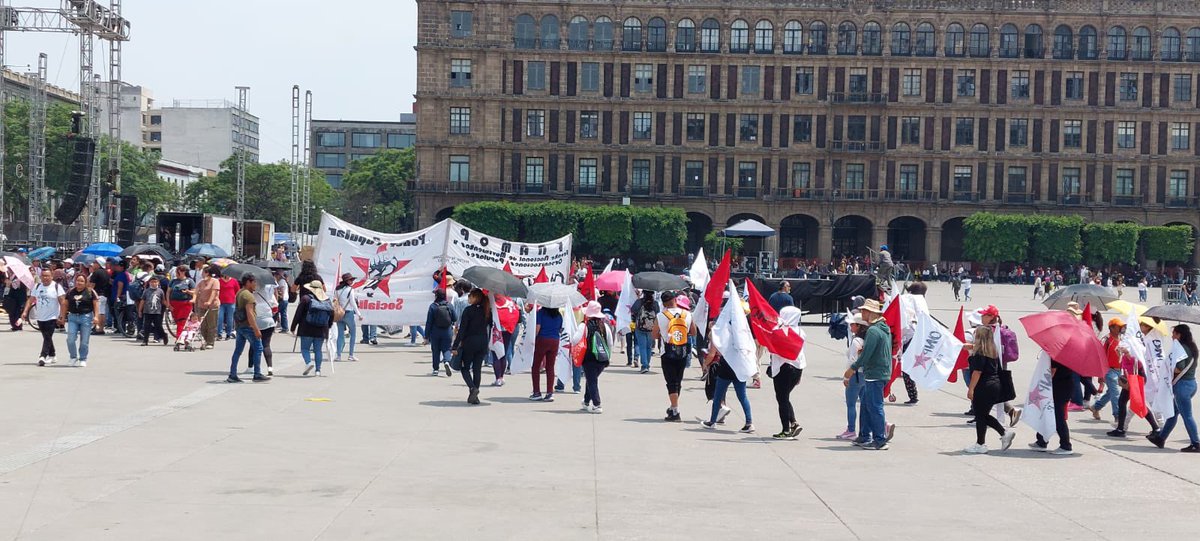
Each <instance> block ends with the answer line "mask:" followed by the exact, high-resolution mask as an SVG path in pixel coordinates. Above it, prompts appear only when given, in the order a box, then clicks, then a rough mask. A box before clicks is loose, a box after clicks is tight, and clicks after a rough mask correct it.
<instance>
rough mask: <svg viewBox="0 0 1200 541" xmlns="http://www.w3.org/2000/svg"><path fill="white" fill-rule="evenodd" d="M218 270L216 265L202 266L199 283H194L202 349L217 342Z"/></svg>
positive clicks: (219, 284) (218, 308)
mask: <svg viewBox="0 0 1200 541" xmlns="http://www.w3.org/2000/svg"><path fill="white" fill-rule="evenodd" d="M220 272H221V271H220V270H218V268H217V267H216V265H210V266H207V267H204V269H203V270H202V271H201V273H200V283H199V284H196V311H197V312H199V313H200V317H201V320H200V336H202V337H204V349H212V348H213V345H214V344H216V343H217V312H219V311H220V310H221V281H220V280H218V279H217V276H219V274H220Z"/></svg>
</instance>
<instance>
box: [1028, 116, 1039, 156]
mask: <svg viewBox="0 0 1200 541" xmlns="http://www.w3.org/2000/svg"><path fill="white" fill-rule="evenodd" d="M1030 135H1031V137H1030V138H1031V139H1033V143H1032V145H1031V150H1033V151H1034V152H1041V151H1042V119H1040V118H1035V119H1033V133H1032V134H1030Z"/></svg>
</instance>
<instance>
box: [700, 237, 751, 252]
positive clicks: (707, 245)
mask: <svg viewBox="0 0 1200 541" xmlns="http://www.w3.org/2000/svg"><path fill="white" fill-rule="evenodd" d="M745 242H746V241H745V239H742V238H740V237H723V236H721V235H718V234H717V232H716V231H710V232H709V233H708V234H707V235H705V236H704V250H705V251H707V252H708V253H709V254H724V253H725V250H729V251H730V252H731V254H730V257H737V256H738V255H740V254H741V253H742V247H743V245H744V244H745ZM709 257H716V256H715V255H710V256H709Z"/></svg>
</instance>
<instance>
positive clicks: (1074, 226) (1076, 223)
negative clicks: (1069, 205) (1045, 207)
mask: <svg viewBox="0 0 1200 541" xmlns="http://www.w3.org/2000/svg"><path fill="white" fill-rule="evenodd" d="M1025 220H1026V224H1027V227H1028V228H1029V234H1030V239H1029V259H1030V260H1032V261H1033V262H1034V263H1038V264H1046V265H1059V264H1064V263H1073V262H1078V261H1079V259H1080V257H1081V256H1080V248H1081V241H1080V237H1079V232H1080V230H1081V229H1082V228H1083V218H1080V217H1079V216H1048V215H1045V214H1039V215H1035V216H1027V217H1025ZM1017 261H1019V260H1017Z"/></svg>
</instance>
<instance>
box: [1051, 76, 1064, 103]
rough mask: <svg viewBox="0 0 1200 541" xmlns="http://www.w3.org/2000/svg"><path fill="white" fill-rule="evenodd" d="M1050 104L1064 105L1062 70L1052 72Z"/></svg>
mask: <svg viewBox="0 0 1200 541" xmlns="http://www.w3.org/2000/svg"><path fill="white" fill-rule="evenodd" d="M1050 105H1062V72H1061V71H1059V70H1054V71H1052V72H1050Z"/></svg>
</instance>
